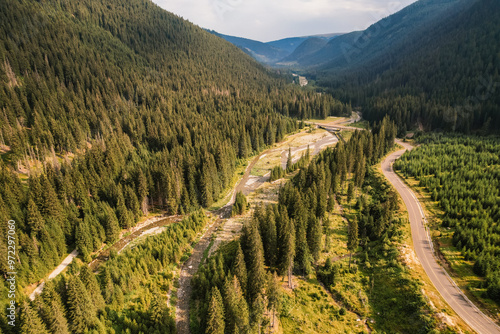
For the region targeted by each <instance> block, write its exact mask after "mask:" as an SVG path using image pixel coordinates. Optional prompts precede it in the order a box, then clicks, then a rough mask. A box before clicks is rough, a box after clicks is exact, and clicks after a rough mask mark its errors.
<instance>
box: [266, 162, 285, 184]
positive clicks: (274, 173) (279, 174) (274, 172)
mask: <svg viewBox="0 0 500 334" xmlns="http://www.w3.org/2000/svg"><path fill="white" fill-rule="evenodd" d="M284 176H285V171H284V170H283V168H281V166H276V167H274V168H273V169H271V176H270V177H269V182H274V181H276V180H279V179H281V178H283V177H284Z"/></svg>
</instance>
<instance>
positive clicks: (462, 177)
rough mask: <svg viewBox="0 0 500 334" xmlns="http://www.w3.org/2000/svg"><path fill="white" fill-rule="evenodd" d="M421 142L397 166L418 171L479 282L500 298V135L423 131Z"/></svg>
mask: <svg viewBox="0 0 500 334" xmlns="http://www.w3.org/2000/svg"><path fill="white" fill-rule="evenodd" d="M418 142H419V143H421V144H422V146H420V147H418V148H416V149H414V150H412V151H411V152H408V153H406V154H405V155H403V156H402V157H401V159H400V160H398V161H397V162H396V163H395V164H394V167H395V168H396V169H398V170H399V171H400V172H401V173H402V174H403V175H404V176H406V177H408V176H409V177H414V178H415V179H416V180H418V181H419V184H420V186H422V187H425V188H426V189H427V191H428V192H429V193H430V195H431V199H432V200H433V201H436V202H437V203H438V205H439V207H440V208H441V209H442V210H443V212H444V213H443V217H442V226H443V227H445V228H451V229H453V239H452V241H453V245H454V246H455V247H456V248H457V249H458V250H459V251H461V253H462V255H463V256H464V258H465V260H467V261H472V262H473V263H474V266H473V270H474V272H475V273H476V274H477V275H479V276H482V277H484V278H485V280H484V282H482V283H480V285H479V286H478V288H482V289H486V293H485V297H488V298H490V299H492V300H494V301H496V302H497V303H500V262H499V251H500V249H499V246H498V244H499V241H500V229H499V226H498V222H499V221H500V209H499V208H500V184H499V182H500V181H499V180H500V168H499V165H500V158H499V157H500V141H499V139H498V138H496V137H493V138H481V137H466V136H458V135H455V136H444V135H422V136H421V137H419V138H418Z"/></svg>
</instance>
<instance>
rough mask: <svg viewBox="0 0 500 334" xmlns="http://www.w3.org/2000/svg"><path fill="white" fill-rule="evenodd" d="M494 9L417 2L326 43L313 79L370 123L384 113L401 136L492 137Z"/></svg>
mask: <svg viewBox="0 0 500 334" xmlns="http://www.w3.org/2000/svg"><path fill="white" fill-rule="evenodd" d="M499 11H500V3H499V2H498V1H496V0H480V1H466V0H465V1H464V0H457V1H448V0H424V1H418V2H416V3H415V4H413V5H410V6H409V7H408V8H405V9H403V10H402V11H401V12H399V13H396V14H394V15H392V16H390V17H388V18H385V19H383V20H382V21H380V22H378V23H375V24H374V25H373V26H371V27H369V28H368V29H367V30H365V31H364V32H355V33H351V34H347V35H344V36H340V37H338V38H336V39H334V40H332V42H331V43H329V44H330V46H331V47H332V48H333V49H335V50H336V51H337V52H336V54H335V55H334V56H332V57H330V60H331V62H330V63H329V64H328V65H325V67H324V69H325V71H319V73H317V75H318V78H317V79H318V82H319V84H320V85H324V86H326V87H330V88H331V91H332V93H333V95H334V96H337V97H339V98H341V100H344V101H352V103H353V104H354V105H356V106H360V107H361V108H362V110H363V117H364V118H366V119H368V120H370V121H378V120H381V119H382V118H383V117H385V116H386V115H389V116H390V117H391V119H393V120H394V121H395V123H396V124H397V126H398V129H399V131H400V134H401V135H404V134H405V132H406V130H411V129H415V128H417V127H419V126H423V127H425V128H426V129H441V130H445V131H460V132H464V133H469V132H471V131H481V132H484V133H498V131H499V129H500V113H499V112H498V107H499V106H500V94H498V83H499V82H500V74H499V73H500V71H499V70H500V56H499V53H498V44H499V41H500V37H499V36H500V35H499V33H500V21H499V20H498V12H499ZM334 46H336V47H334ZM318 54H321V53H318ZM314 58H315V57H314V56H312V57H308V58H307V59H309V60H311V59H314Z"/></svg>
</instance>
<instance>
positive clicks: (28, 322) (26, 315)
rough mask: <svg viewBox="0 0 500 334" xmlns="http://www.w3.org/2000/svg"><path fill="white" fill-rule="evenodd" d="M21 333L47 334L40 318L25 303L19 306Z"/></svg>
mask: <svg viewBox="0 0 500 334" xmlns="http://www.w3.org/2000/svg"><path fill="white" fill-rule="evenodd" d="M21 333H23V334H49V332H48V331H47V328H46V327H45V325H44V323H43V322H42V320H41V319H40V316H39V315H38V313H37V312H36V311H35V310H34V309H33V308H32V307H31V306H30V304H29V303H28V302H27V301H24V302H23V304H22V306H21Z"/></svg>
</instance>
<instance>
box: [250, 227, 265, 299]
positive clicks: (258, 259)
mask: <svg viewBox="0 0 500 334" xmlns="http://www.w3.org/2000/svg"><path fill="white" fill-rule="evenodd" d="M246 233H247V235H246V237H245V239H246V243H247V244H246V247H247V248H246V252H245V260H246V263H247V268H248V297H249V300H250V301H251V302H253V301H254V300H255V298H256V297H257V295H258V294H259V293H262V291H263V289H264V287H265V282H266V272H265V268H264V248H263V246H262V240H261V237H260V234H259V231H258V229H257V226H256V225H255V224H252V225H250V226H247V229H246Z"/></svg>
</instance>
